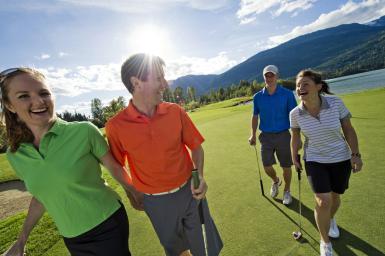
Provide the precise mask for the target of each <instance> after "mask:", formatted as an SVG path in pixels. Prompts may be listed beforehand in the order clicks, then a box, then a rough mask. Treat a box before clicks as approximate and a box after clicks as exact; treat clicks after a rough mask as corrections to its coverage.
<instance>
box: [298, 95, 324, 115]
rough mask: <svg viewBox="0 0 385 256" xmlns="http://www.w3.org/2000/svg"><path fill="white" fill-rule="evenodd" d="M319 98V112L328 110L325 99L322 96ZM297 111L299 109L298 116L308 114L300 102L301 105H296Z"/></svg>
mask: <svg viewBox="0 0 385 256" xmlns="http://www.w3.org/2000/svg"><path fill="white" fill-rule="evenodd" d="M319 97H320V99H321V109H320V110H324V109H328V108H330V105H329V103H328V101H327V99H326V98H325V97H324V96H322V95H320V96H319ZM298 109H299V114H300V115H304V114H306V113H308V112H307V110H306V108H305V106H304V105H303V102H301V104H299V105H298Z"/></svg>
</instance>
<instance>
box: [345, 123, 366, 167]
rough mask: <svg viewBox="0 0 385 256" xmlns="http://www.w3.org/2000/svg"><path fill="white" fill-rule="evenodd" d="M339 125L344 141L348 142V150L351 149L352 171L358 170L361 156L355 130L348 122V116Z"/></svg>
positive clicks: (360, 165)
mask: <svg viewBox="0 0 385 256" xmlns="http://www.w3.org/2000/svg"><path fill="white" fill-rule="evenodd" d="M341 126H342V131H343V133H344V137H345V139H346V142H347V143H348V145H349V147H350V150H351V151H352V158H351V163H352V168H353V172H359V171H360V170H361V168H362V165H363V164H362V160H361V156H360V155H359V153H360V150H359V148H358V138H357V134H356V131H355V130H354V128H353V126H352V123H351V122H350V118H344V119H342V120H341Z"/></svg>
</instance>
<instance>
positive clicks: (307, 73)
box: [297, 69, 333, 94]
mask: <svg viewBox="0 0 385 256" xmlns="http://www.w3.org/2000/svg"><path fill="white" fill-rule="evenodd" d="M300 77H308V78H310V79H311V80H312V81H313V82H314V83H316V84H321V85H322V88H321V90H320V92H319V93H320V94H324V93H326V94H333V93H331V92H330V88H329V85H328V84H327V83H326V82H325V81H324V80H322V77H321V74H320V73H318V72H316V71H313V70H311V69H304V70H301V71H300V72H299V73H298V74H297V79H298V78H300Z"/></svg>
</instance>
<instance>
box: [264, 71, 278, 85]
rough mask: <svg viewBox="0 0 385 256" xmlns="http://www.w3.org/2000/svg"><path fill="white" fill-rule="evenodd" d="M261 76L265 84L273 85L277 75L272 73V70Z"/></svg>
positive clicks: (275, 82)
mask: <svg viewBox="0 0 385 256" xmlns="http://www.w3.org/2000/svg"><path fill="white" fill-rule="evenodd" d="M263 78H264V79H265V84H266V85H268V86H275V85H276V84H277V79H278V75H276V74H274V73H273V72H267V73H266V74H264V75H263Z"/></svg>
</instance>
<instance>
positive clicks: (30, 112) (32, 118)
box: [5, 73, 55, 129]
mask: <svg viewBox="0 0 385 256" xmlns="http://www.w3.org/2000/svg"><path fill="white" fill-rule="evenodd" d="M7 91H8V93H7V96H8V101H7V102H6V103H5V104H6V107H7V109H8V110H9V111H11V112H12V113H15V114H17V116H18V117H19V119H20V120H21V121H23V122H24V123H25V124H26V125H27V126H28V127H29V128H30V129H31V127H40V128H45V127H49V126H50V125H51V124H52V122H53V121H54V118H55V114H54V113H55V111H54V101H53V98H52V95H51V91H50V89H49V88H48V86H47V85H46V84H45V82H44V81H43V80H40V79H37V78H35V77H33V76H32V75H31V74H26V73H25V74H20V75H17V76H15V77H14V78H12V80H11V82H10V83H9V84H8V90H7Z"/></svg>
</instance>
